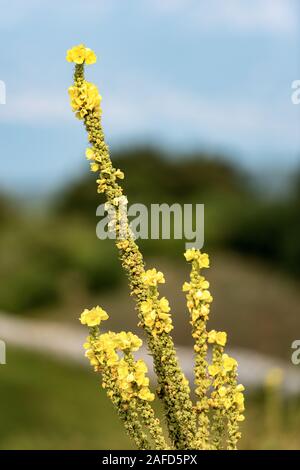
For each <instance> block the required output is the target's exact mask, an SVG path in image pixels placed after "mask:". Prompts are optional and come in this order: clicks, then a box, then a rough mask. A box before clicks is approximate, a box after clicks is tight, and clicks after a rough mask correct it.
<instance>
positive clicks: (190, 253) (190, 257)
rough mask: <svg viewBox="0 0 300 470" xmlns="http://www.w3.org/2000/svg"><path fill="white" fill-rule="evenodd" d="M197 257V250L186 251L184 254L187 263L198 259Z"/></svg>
mask: <svg viewBox="0 0 300 470" xmlns="http://www.w3.org/2000/svg"><path fill="white" fill-rule="evenodd" d="M196 256H197V252H196V250H195V248H191V249H189V250H186V252H185V253H184V257H185V259H186V260H187V261H193V260H194V259H196Z"/></svg>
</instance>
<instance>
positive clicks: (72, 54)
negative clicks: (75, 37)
mask: <svg viewBox="0 0 300 470" xmlns="http://www.w3.org/2000/svg"><path fill="white" fill-rule="evenodd" d="M66 60H67V61H68V62H74V63H75V64H83V63H84V62H85V63H86V64H94V63H95V62H96V60H97V57H96V54H95V52H94V51H92V50H91V49H89V48H88V47H85V46H84V45H83V44H79V45H78V46H74V47H72V49H69V50H68V51H67V57H66Z"/></svg>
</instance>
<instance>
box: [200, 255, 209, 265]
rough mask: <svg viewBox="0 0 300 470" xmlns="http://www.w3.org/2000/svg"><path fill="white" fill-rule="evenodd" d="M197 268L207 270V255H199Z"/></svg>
mask: <svg viewBox="0 0 300 470" xmlns="http://www.w3.org/2000/svg"><path fill="white" fill-rule="evenodd" d="M198 263H199V268H200V269H201V268H209V256H208V254H207V253H200V256H199V258H198Z"/></svg>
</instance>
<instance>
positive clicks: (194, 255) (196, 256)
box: [184, 248, 209, 269]
mask: <svg viewBox="0 0 300 470" xmlns="http://www.w3.org/2000/svg"><path fill="white" fill-rule="evenodd" d="M184 256H185V259H186V260H187V261H197V262H198V266H199V269H202V268H209V257H208V254H207V253H201V251H200V250H196V249H195V248H190V249H189V250H186V252H185V253H184Z"/></svg>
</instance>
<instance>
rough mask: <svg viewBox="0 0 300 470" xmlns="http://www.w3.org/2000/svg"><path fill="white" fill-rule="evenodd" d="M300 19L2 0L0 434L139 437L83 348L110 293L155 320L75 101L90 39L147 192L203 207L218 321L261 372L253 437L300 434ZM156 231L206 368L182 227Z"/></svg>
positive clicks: (62, 441) (112, 124) (36, 442)
mask: <svg viewBox="0 0 300 470" xmlns="http://www.w3.org/2000/svg"><path fill="white" fill-rule="evenodd" d="M299 20H300V8H299V2H297V0H251V1H250V0H227V1H226V2H224V1H222V0H210V1H208V0H201V1H200V2H199V1H196V0H184V1H183V0H164V1H158V0H139V1H137V0H132V1H123V2H117V1H116V0H111V1H104V0H103V1H96V0H85V1H84V0H78V1H76V0H73V1H72V2H71V1H69V0H66V1H64V2H58V1H53V0H52V1H51V2H50V1H48V0H46V1H44V2H38V1H37V0H27V2H22V1H21V0H10V1H9V2H8V1H7V2H6V1H3V2H2V5H1V16H0V30H1V36H2V42H1V43H2V51H1V67H0V80H2V81H3V82H5V85H6V104H5V105H2V104H1V105H0V136H1V148H0V153H1V171H0V276H1V282H0V312H1V313H0V339H2V340H4V341H6V348H7V351H6V352H7V357H6V360H7V364H6V365H0V378H1V379H0V384H1V385H0V403H1V405H0V406H1V416H2V426H1V428H0V448H2V449H16V448H22V449H54V448H59V449H64V448H65V449H86V448H96V449H97V448H98V449H99V448H100V449H116V448H121V449H125V448H129V447H130V445H131V444H130V442H129V441H128V439H127V437H126V435H125V433H124V431H123V428H122V426H121V425H120V424H119V422H118V419H117V417H116V416H115V414H114V411H113V410H112V408H111V407H110V403H109V401H108V399H107V398H106V397H105V395H104V393H103V392H102V391H101V389H100V386H99V378H97V377H96V376H95V374H93V372H92V371H90V370H89V367H88V364H87V363H86V361H85V360H84V358H83V352H82V347H81V344H82V341H83V338H84V336H85V333H86V332H85V331H84V329H83V328H82V327H81V326H80V325H79V322H78V317H79V315H80V313H81V311H82V310H83V309H84V308H85V307H92V306H93V305H94V304H100V305H102V306H103V307H104V308H105V309H106V310H107V311H108V312H109V314H110V321H109V325H107V326H108V327H109V328H111V329H115V330H117V331H118V330H121V329H126V330H128V329H132V330H135V331H137V329H136V323H137V321H136V315H135V312H134V309H133V304H132V301H131V300H130V299H129V298H128V289H127V284H126V279H125V277H124V275H123V272H122V271H121V268H120V265H119V261H118V259H117V253H116V250H115V248H114V245H113V242H112V241H109V240H106V241H100V240H98V239H97V238H96V233H95V230H96V224H97V222H98V219H97V217H96V215H95V212H96V208H97V206H98V204H99V203H101V202H103V200H102V199H101V197H100V198H99V196H98V195H97V194H96V186H95V178H94V175H90V174H89V166H88V164H87V162H86V161H85V158H84V151H85V148H86V146H87V140H86V135H85V132H84V130H83V128H82V123H81V122H79V121H76V120H75V119H74V116H73V115H72V113H71V110H70V107H69V103H68V95H67V88H68V86H69V85H70V84H71V81H72V67H71V65H70V64H68V63H67V62H66V61H65V51H66V50H67V49H68V48H70V47H72V46H73V45H76V44H78V43H81V42H84V43H85V44H86V45H87V46H89V47H91V48H93V49H94V50H95V51H96V53H97V55H98V62H97V64H96V65H93V66H92V67H89V68H88V69H87V71H86V72H87V77H88V80H90V81H93V82H95V83H97V85H98V86H99V88H100V92H101V94H102V96H103V125H104V130H105V132H106V136H107V141H108V143H109V145H110V147H111V154H112V159H113V162H114V165H115V167H117V168H121V169H122V170H124V172H125V175H126V178H125V181H124V187H125V188H126V193H127V195H128V199H129V201H130V203H133V202H139V203H144V204H146V205H150V204H151V203H163V202H167V203H170V204H172V203H174V202H177V203H202V204H205V246H204V249H205V251H208V252H209V253H210V257H211V265H212V268H211V269H210V270H209V271H208V273H207V276H208V278H209V280H210V282H211V290H212V293H213V296H214V299H215V301H214V304H213V309H212V313H211V321H210V326H211V327H212V328H217V329H221V330H223V329H224V330H226V331H227V332H228V335H229V342H228V343H229V348H230V350H231V351H232V353H234V354H236V355H237V357H238V358H239V359H240V369H239V371H240V378H241V381H243V382H244V383H245V385H247V386H248V390H247V403H246V410H247V412H246V421H245V423H244V424H243V436H244V437H243V440H242V443H241V447H242V448H247V449H255V448H256V449H262V448H274V449H279V448H290V449H295V448H298V449H299V448H300V429H299V422H300V365H299V366H296V365H293V364H292V362H291V354H292V349H291V345H292V342H293V341H294V340H296V339H300V289H299V287H300V244H299V240H300V218H299V212H300V133H299V124H300V105H298V106H297V105H295V104H292V101H291V94H292V88H291V86H292V82H293V81H294V80H297V79H298V80H299V79H300V70H299V57H300V55H299V39H300V37H299V36H300V22H299ZM140 246H141V248H142V250H143V253H144V255H145V259H146V263H147V266H148V267H153V266H156V267H157V268H159V269H161V270H162V271H163V272H164V273H165V276H166V280H167V283H166V285H165V286H163V289H162V292H163V293H164V295H167V296H168V298H169V300H170V304H171V306H172V311H173V319H174V323H175V331H174V338H175V340H176V344H177V345H178V348H179V355H180V358H181V360H182V364H183V366H184V368H185V370H186V373H187V374H188V375H189V376H190V375H191V370H192V356H191V355H189V354H190V353H188V352H187V351H190V348H189V346H190V345H191V340H190V332H189V324H188V315H187V312H186V310H185V305H184V296H183V294H182V293H181V285H182V283H183V282H184V280H185V279H186V278H187V276H188V267H187V266H186V263H185V262H184V259H183V256H182V254H183V251H184V241H180V240H164V241H162V240H145V241H142V242H141V243H140ZM139 334H141V332H140V331H139ZM104 424H105V427H104Z"/></svg>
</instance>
